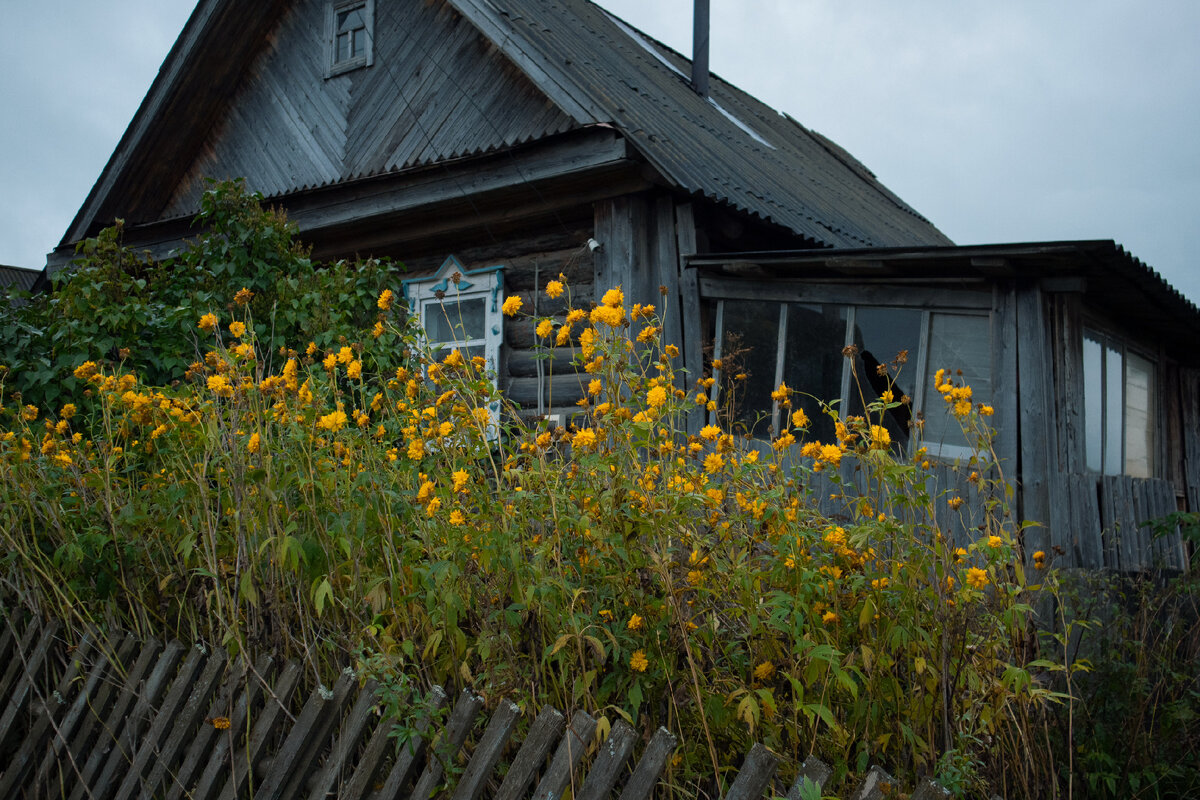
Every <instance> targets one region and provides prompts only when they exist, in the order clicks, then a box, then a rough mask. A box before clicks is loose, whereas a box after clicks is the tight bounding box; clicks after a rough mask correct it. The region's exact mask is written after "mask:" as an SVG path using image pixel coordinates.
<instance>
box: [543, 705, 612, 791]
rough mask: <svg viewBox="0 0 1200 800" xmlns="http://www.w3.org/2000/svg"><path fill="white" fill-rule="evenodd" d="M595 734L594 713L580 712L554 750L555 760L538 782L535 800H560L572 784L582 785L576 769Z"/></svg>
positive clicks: (576, 713) (573, 717)
mask: <svg viewBox="0 0 1200 800" xmlns="http://www.w3.org/2000/svg"><path fill="white" fill-rule="evenodd" d="M595 734H596V720H595V719H594V718H593V717H592V715H591V714H588V713H587V712H586V711H576V712H575V714H574V716H572V717H571V723H570V724H569V725H567V730H566V732H565V733H564V734H563V737H562V741H560V742H559V743H558V749H557V750H555V751H554V760H553V761H551V762H550V767H549V768H548V769H547V770H546V773H545V774H544V775H542V779H541V780H540V781H538V786H537V790H536V791H535V792H534V793H533V800H560V798H561V797H562V796H563V794H564V793H565V792H566V790H567V788H568V787H572V788H574V787H575V786H578V785H579V784H580V782H581V781H580V780H579V777H580V776H578V775H577V774H576V770H577V769H578V766H579V760H580V759H581V758H583V754H584V753H585V752H587V749H588V746H589V745H590V744H591V743H592V737H593V736H595Z"/></svg>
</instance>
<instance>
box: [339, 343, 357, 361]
mask: <svg viewBox="0 0 1200 800" xmlns="http://www.w3.org/2000/svg"><path fill="white" fill-rule="evenodd" d="M353 360H354V351H353V350H351V349H350V348H349V347H345V346H343V347H342V349H341V350H338V354H337V362H338V363H339V364H349V363H350V362H351V361H353Z"/></svg>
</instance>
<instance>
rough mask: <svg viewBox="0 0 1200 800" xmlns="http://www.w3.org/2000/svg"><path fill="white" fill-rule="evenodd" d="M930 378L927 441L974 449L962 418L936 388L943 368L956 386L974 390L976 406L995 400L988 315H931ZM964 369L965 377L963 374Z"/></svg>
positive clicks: (928, 379) (927, 385)
mask: <svg viewBox="0 0 1200 800" xmlns="http://www.w3.org/2000/svg"><path fill="white" fill-rule="evenodd" d="M926 368H927V371H928V373H929V374H928V375H927V376H926V378H925V381H926V385H925V397H926V398H928V399H927V400H926V401H925V408H924V409H923V410H924V412H925V441H926V442H929V443H930V444H938V445H941V444H949V445H955V446H958V447H971V446H974V444H975V443H974V442H968V441H967V437H966V434H964V433H963V430H962V426H961V425H960V424H959V422H958V419H957V418H956V417H954V416H952V415H951V414H950V410H949V409H948V408H947V407H946V403H945V402H943V400H942V397H941V395H940V394H938V393H937V392H936V391H935V390H934V389H933V378H934V376H935V375H936V373H937V371H938V370H939V369H944V370H946V371H947V372H949V373H950V374H951V375H952V376H953V378H954V380H955V382H956V383H958V382H962V383H965V384H966V385H967V386H970V387H971V390H972V395H971V399H972V402H974V403H987V402H989V401H990V400H991V397H992V341H991V333H990V322H989V320H988V318H987V317H985V316H976V315H968V314H941V313H935V314H931V315H930V320H929V357H928V358H927V359H926ZM960 370H961V372H962V374H961V375H959V374H958V373H959V371H960Z"/></svg>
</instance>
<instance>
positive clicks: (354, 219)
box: [49, 0, 1200, 568]
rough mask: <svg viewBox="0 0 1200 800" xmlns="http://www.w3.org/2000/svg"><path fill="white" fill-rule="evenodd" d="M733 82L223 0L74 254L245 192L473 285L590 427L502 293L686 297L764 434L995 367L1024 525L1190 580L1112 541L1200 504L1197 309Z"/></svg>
mask: <svg viewBox="0 0 1200 800" xmlns="http://www.w3.org/2000/svg"><path fill="white" fill-rule="evenodd" d="M704 64H705V59H703V58H700V57H698V58H697V64H696V65H693V64H692V62H691V61H689V60H688V59H686V58H684V57H682V56H681V55H679V54H678V53H676V52H674V51H672V50H670V49H669V48H667V47H665V46H664V45H662V44H661V43H659V42H657V41H655V40H653V39H651V38H649V37H647V36H646V35H644V34H642V33H640V32H639V31H636V30H634V29H633V28H631V27H630V26H629V25H627V24H626V23H624V22H623V21H621V20H620V19H618V18H616V17H614V16H612V15H610V14H609V13H607V12H606V11H604V10H603V9H602V8H601V7H599V6H597V5H595V4H594V3H592V2H589V1H588V0H263V2H260V3H254V4H250V3H245V2H237V1H236V0H200V2H199V5H198V6H197V8H196V10H195V11H194V13H193V14H192V17H191V18H190V19H189V21H188V23H187V26H186V27H185V29H184V31H183V33H182V34H181V36H180V38H179V40H178V41H177V43H176V44H175V46H174V48H173V49H172V50H171V52H170V54H169V55H168V57H167V59H166V62H165V63H164V65H163V67H162V69H161V70H160V72H159V75H158V77H157V79H156V81H155V82H154V84H153V86H152V87H151V88H150V91H149V93H148V94H147V96H146V98H145V100H144V101H143V103H142V105H141V107H140V108H139V110H138V112H137V114H136V116H135V117H134V119H133V121H132V122H131V124H130V126H129V128H128V130H127V131H126V133H125V135H124V136H123V138H122V139H121V141H120V143H119V144H118V146H117V149H116V151H115V152H114V154H113V156H112V158H111V160H110V161H109V163H108V165H107V166H106V167H105V169H104V171H103V173H102V174H101V175H100V177H99V179H98V181H97V182H96V184H95V186H94V188H93V189H92V191H91V193H90V194H89V196H88V197H87V199H86V201H85V202H84V204H83V206H82V208H81V209H80V211H79V213H78V215H77V216H76V218H75V220H74V221H73V222H72V224H71V227H70V229H69V230H68V231H67V233H66V235H65V236H64V238H63V241H62V243H61V245H60V246H59V247H58V248H57V249H56V250H55V251H54V252H53V253H52V254H51V256H50V260H49V267H50V269H56V268H59V267H61V266H63V265H65V264H66V263H68V262H69V260H70V257H71V254H72V253H73V248H74V244H75V243H76V242H78V241H79V240H81V239H83V238H85V237H88V236H92V235H95V234H96V233H97V232H98V231H99V230H100V229H101V228H102V227H103V226H105V225H107V224H111V222H112V221H113V219H114V218H118V217H119V218H122V219H124V220H125V221H126V242H127V243H128V244H130V245H133V246H136V247H139V248H148V249H150V250H151V251H153V252H155V253H158V254H161V255H166V254H167V253H169V252H170V251H171V250H172V249H174V248H175V247H177V246H178V245H179V242H180V241H181V240H182V239H183V238H185V237H186V236H188V235H189V234H191V233H193V232H194V231H193V230H192V229H191V227H190V225H191V220H192V218H193V216H194V214H195V212H196V210H197V208H198V201H199V198H200V196H201V193H202V192H203V190H204V187H205V184H204V179H205V178H207V177H213V178H226V177H243V178H245V179H246V181H247V184H248V186H249V187H250V188H251V189H254V190H256V191H259V192H261V193H263V194H264V195H265V196H266V197H267V198H268V200H269V201H270V202H271V203H274V204H278V205H281V206H283V207H285V208H286V209H287V211H288V213H289V216H290V217H291V219H292V220H294V221H295V222H296V223H297V224H298V225H299V227H300V230H301V234H302V236H303V237H304V238H305V239H306V240H307V241H308V242H310V243H311V244H312V245H313V247H314V255H315V256H316V257H318V258H326V259H331V258H342V257H351V256H354V255H356V254H360V255H364V256H365V255H374V256H391V257H395V258H397V259H399V260H402V261H404V262H405V263H406V264H407V265H408V267H409V268H410V280H409V281H406V285H407V288H408V289H410V290H411V292H412V296H413V297H417V298H428V297H429V296H430V294H429V292H428V291H425V290H427V289H429V288H430V287H432V286H434V285H436V284H437V282H438V281H440V280H444V278H445V269H446V268H451V269H453V270H454V271H459V270H460V268H461V271H462V272H463V273H472V274H473V275H474V282H475V289H474V291H477V292H478V297H475V296H473V297H472V298H465V299H466V300H470V301H471V302H475V300H478V299H479V298H486V302H485V301H484V300H480V302H479V305H480V308H481V311H480V313H481V314H482V315H483V316H481V317H480V319H481V322H480V325H479V327H478V330H477V331H475V332H473V333H470V334H469V335H468V333H467V332H460V334H457V335H460V336H461V337H465V338H464V339H463V341H464V342H466V341H467V340H469V341H470V342H471V343H472V346H477V347H479V348H481V352H488V353H489V354H494V356H492V357H493V358H494V360H495V363H496V366H497V369H498V374H499V379H500V381H501V382H502V385H503V386H504V388H505V389H506V390H507V392H508V394H509V397H510V398H511V399H513V400H514V401H516V402H517V403H519V404H520V405H521V406H523V407H524V408H527V409H530V410H532V411H535V412H538V413H556V412H560V413H565V412H567V411H569V410H570V409H573V408H574V401H575V400H576V399H578V398H579V397H580V396H581V392H582V387H581V385H580V381H579V380H578V378H576V377H575V376H574V375H573V374H572V373H571V371H570V370H568V369H564V368H563V367H562V365H560V366H559V368H558V369H557V370H555V371H554V374H552V375H548V374H547V370H546V362H545V361H543V360H539V359H536V358H534V357H533V355H534V349H533V348H534V334H533V328H532V325H531V324H528V323H521V322H518V323H512V322H507V323H506V322H504V321H503V320H498V319H497V318H496V317H495V311H496V303H497V302H499V300H500V299H501V296H502V295H511V294H517V295H520V296H521V297H522V298H523V299H524V301H525V307H526V308H528V309H534V310H535V311H536V313H539V314H553V313H556V312H558V311H561V307H558V306H555V305H553V304H552V303H551V302H550V301H548V300H547V299H546V297H545V296H544V294H542V293H541V292H540V291H539V290H540V289H541V288H542V287H544V285H545V283H546V282H547V281H549V280H552V279H554V278H556V277H557V276H558V275H559V274H560V273H563V274H565V275H566V276H567V278H568V281H569V282H570V284H571V286H572V287H573V295H574V299H575V300H576V302H580V301H583V302H587V301H588V300H589V299H590V298H591V297H593V296H594V291H595V290H600V291H603V290H604V289H605V288H608V287H611V286H616V285H621V286H622V287H623V288H624V290H625V295H626V298H627V301H628V302H629V303H634V302H643V303H645V302H651V303H655V304H658V305H659V307H660V308H661V309H662V310H663V312H664V319H665V330H664V333H665V336H666V338H667V340H668V341H669V342H671V343H675V344H677V345H678V346H679V347H680V349H681V351H682V352H683V353H684V357H685V361H686V364H687V366H688V369H689V370H690V371H691V372H692V374H694V375H699V374H701V373H702V371H703V370H704V369H705V367H706V364H707V359H709V358H711V355H712V353H713V352H714V350H715V351H716V352H718V353H719V352H720V351H721V348H722V347H729V346H730V345H731V343H733V342H734V341H735V340H738V339H737V337H741V339H740V340H739V341H741V342H742V343H743V345H752V346H749V347H747V348H745V349H746V351H747V353H748V354H749V356H748V357H749V358H750V359H752V361H753V364H752V368H750V369H748V370H747V373H748V374H749V375H751V378H750V384H751V385H750V387H749V392H748V395H747V397H746V398H744V404H745V409H746V415H747V417H746V418H747V419H750V415H752V414H755V413H756V412H762V414H763V415H765V417H764V418H769V417H770V416H771V414H773V413H777V410H775V409H772V408H771V407H770V406H771V403H770V398H769V390H768V392H767V394H766V396H765V398H764V396H763V394H762V388H763V387H764V386H767V384H768V383H770V382H771V381H778V380H780V379H786V380H787V381H788V383H789V384H792V385H796V386H806V387H807V386H808V385H809V383H808V381H807V380H806V379H811V380H812V385H811V388H810V390H811V391H814V392H823V391H825V390H827V389H828V390H829V391H831V392H833V394H831V395H830V396H836V397H842V398H847V402H849V389H848V387H849V385H850V383H851V382H852V375H851V374H850V373H851V370H850V368H848V367H846V366H845V364H844V360H843V359H842V356H841V349H842V347H843V346H844V345H845V344H848V343H853V342H855V341H858V340H862V341H861V342H860V344H864V345H865V344H867V343H869V344H870V346H869V347H866V346H864V348H863V349H864V351H869V352H870V353H871V354H872V357H875V356H876V355H878V356H879V357H880V358H881V359H882V360H886V358H890V357H891V355H890V354H893V353H895V352H896V351H897V350H899V349H907V350H908V351H909V353H910V358H911V359H912V361H913V363H912V365H911V368H910V369H908V370H907V372H906V373H905V376H906V377H905V380H909V379H910V378H909V377H908V376H912V378H911V380H912V381H913V384H912V388H911V393H912V394H911V396H912V398H913V400H914V406H913V411H914V412H915V413H916V414H918V415H919V414H922V413H923V412H924V411H925V405H927V403H926V399H925V396H926V394H929V391H928V389H927V388H925V387H926V386H927V384H928V375H927V374H925V373H926V372H927V371H928V370H929V369H930V368H931V367H932V366H933V365H934V364H944V365H945V366H952V367H953V366H963V367H964V368H967V369H968V370H973V372H971V374H970V377H971V379H972V380H973V381H974V382H975V385H976V390H977V391H978V392H979V393H980V396H986V397H988V398H991V399H992V402H993V403H994V406H995V408H996V420H997V422H996V427H997V428H998V429H999V430H1000V432H1001V441H1000V446H999V452H998V455H999V456H1000V457H1001V458H1002V459H1003V460H1004V463H1007V464H1008V465H1009V466H1010V469H1009V475H1010V477H1013V478H1016V479H1017V480H1018V481H1019V482H1020V484H1021V490H1020V492H1019V500H1020V503H1019V505H1020V508H1019V513H1021V514H1022V515H1023V516H1024V517H1026V518H1033V519H1038V520H1045V521H1047V522H1049V523H1052V527H1051V528H1050V529H1049V530H1050V531H1051V532H1052V533H1051V535H1052V536H1054V537H1056V538H1053V539H1047V540H1046V541H1047V543H1050V542H1054V543H1058V544H1060V545H1061V546H1062V547H1063V548H1064V550H1065V552H1066V555H1065V556H1064V558H1066V559H1068V560H1069V561H1070V562H1071V563H1079V564H1088V565H1097V566H1098V565H1109V566H1117V567H1123V568H1138V567H1141V566H1144V565H1146V564H1147V563H1149V561H1150V559H1151V557H1152V553H1153V552H1158V553H1159V555H1160V556H1162V557H1163V558H1169V559H1170V560H1172V563H1175V564H1176V565H1177V566H1178V565H1181V561H1180V559H1182V553H1181V552H1180V550H1179V547H1178V544H1177V542H1176V543H1175V544H1174V545H1173V546H1172V547H1166V546H1160V544H1161V543H1160V544H1157V545H1154V547H1157V551H1155V550H1154V548H1152V547H1151V546H1150V544H1149V543H1148V542H1141V541H1140V540H1138V542H1137V544H1136V545H1135V544H1134V539H1135V537H1133V536H1132V535H1125V534H1124V533H1122V534H1121V536H1120V537H1118V536H1117V535H1115V534H1116V533H1117V530H1118V527H1120V528H1121V529H1122V530H1124V529H1125V528H1128V527H1129V525H1130V524H1131V522H1130V521H1131V520H1132V521H1133V522H1140V521H1141V520H1143V519H1146V518H1149V517H1150V516H1158V515H1159V514H1158V512H1160V511H1164V510H1166V509H1168V508H1169V509H1172V510H1173V509H1175V508H1176V507H1184V508H1192V509H1195V508H1197V507H1198V504H1200V495H1198V494H1197V492H1198V491H1200V439H1198V432H1200V419H1198V415H1197V402H1198V398H1200V394H1198V392H1200V382H1198V381H1200V378H1198V375H1200V373H1197V371H1196V369H1195V367H1196V366H1197V358H1196V356H1195V355H1194V354H1193V353H1191V352H1189V349H1190V348H1189V346H1190V344H1191V343H1194V342H1196V341H1197V333H1200V312H1198V311H1197V309H1196V307H1195V306H1194V305H1191V304H1190V303H1188V302H1187V301H1185V300H1184V299H1183V298H1182V297H1181V296H1179V295H1178V294H1177V293H1175V292H1173V290H1171V289H1170V287H1168V286H1167V285H1166V284H1165V283H1164V282H1163V281H1162V280H1161V279H1160V278H1159V277H1158V276H1157V274H1155V273H1154V272H1153V271H1151V270H1149V269H1147V268H1146V267H1144V266H1143V265H1141V264H1140V262H1137V261H1136V260H1135V259H1133V258H1132V257H1130V256H1128V255H1126V254H1125V253H1124V252H1123V251H1121V250H1120V249H1119V248H1117V247H1116V246H1115V245H1113V244H1112V243H1111V242H1107V243H1106V242H1099V243H1096V242H1087V243H1061V244H1043V245H1001V246H994V247H955V246H954V245H953V243H952V242H951V241H950V240H949V239H948V238H947V237H946V236H944V235H943V234H942V233H941V232H940V231H938V229H937V228H936V227H934V225H932V224H931V223H930V222H929V221H928V220H926V219H925V218H923V217H922V216H921V215H920V214H918V213H917V212H916V211H915V210H913V209H912V208H911V207H909V206H908V205H907V204H905V203H904V202H903V201H902V200H901V199H900V198H898V197H897V196H896V195H895V194H893V193H892V192H890V191H889V190H888V189H887V188H886V187H884V186H883V185H881V184H880V183H879V182H878V181H877V180H876V179H875V176H874V175H873V174H872V173H871V172H869V171H868V170H867V169H866V168H865V167H864V166H863V165H862V164H860V163H859V162H858V161H856V160H855V159H854V158H853V157H852V156H851V155H849V154H848V153H846V152H845V151H844V150H842V149H841V148H840V147H838V146H837V145H836V144H834V143H833V142H831V141H829V140H828V139H826V138H824V137H822V136H821V135H820V134H818V133H816V132H815V131H813V130H811V129H809V128H806V127H804V126H803V125H801V124H800V123H798V122H797V121H795V120H794V119H792V118H791V117H788V116H787V115H786V114H781V113H779V112H776V111H774V110H772V109H770V108H768V107H767V106H765V105H763V104H762V103H760V102H759V101H757V100H755V99H754V98H753V97H751V96H749V95H748V94H746V93H745V92H742V91H740V90H738V89H737V88H736V87H733V86H730V85H729V84H727V83H725V82H723V81H721V80H720V79H719V78H717V77H716V76H711V79H710V76H708V74H707V71H706V68H705V67H704ZM694 66H695V67H696V69H695V70H694V69H693V67H694ZM451 258H453V259H454V260H453V261H449V259H451ZM447 265H449V266H447ZM423 281H424V282H423ZM660 287H663V291H664V292H665V294H664V295H662V296H660ZM488 315H491V316H488ZM447 336H453V335H452V334H451V333H447ZM864 337H865V338H864ZM880 337H882V338H880ZM451 340H453V339H451ZM876 340H878V343H877V344H876ZM817 351H820V353H821V355H820V357H818V358H816V359H815V360H813V359H812V358H809V355H808V354H810V353H814V352H817ZM864 358H865V355H864ZM1097 370H1098V371H1097ZM1118 373H1119V375H1120V377H1119V378H1118V377H1116V376H1117V375H1118ZM1097 387H1100V389H1099V390H1097ZM1097 391H1099V394H1097ZM1135 398H1140V402H1141V406H1140V407H1135V406H1137V402H1135ZM1139 414H1140V415H1141V416H1138V415H1139ZM754 418H755V419H756V420H757V419H759V417H757V416H755V417H754ZM703 421H704V420H703V419H702V418H701V417H700V416H699V415H698V416H696V417H695V418H694V419H693V420H691V424H692V425H694V426H697V427H698V426H699V425H701V424H703ZM902 422H903V421H897V425H898V426H899V427H897V434H896V435H897V438H898V439H902V438H904V436H905V435H906V434H905V433H904V431H903V430H902V428H903V424H902ZM927 424H930V423H927ZM751 427H754V426H751ZM768 429H769V421H768V422H767V423H765V424H762V425H759V426H757V427H754V431H752V433H753V432H758V433H764V434H765V433H766V432H767V431H768ZM926 433H927V438H928V434H929V433H930V431H929V429H927V431H926ZM1143 434H1144V437H1142V435H1143ZM948 435H949V434H948V433H947V436H948ZM939 436H941V433H939ZM1139 437H1142V438H1139ZM950 438H952V437H950ZM950 438H946V437H943V438H942V439H939V442H938V448H939V449H938V453H937V455H939V456H941V457H942V458H944V459H947V460H948V459H950V458H951V457H952V456H953V455H955V454H956V452H958V451H956V450H955V447H956V446H957V445H956V443H955V442H954V441H951V440H950ZM1096 448H1099V449H1096ZM1189 470H1190V471H1189ZM1064 498H1070V499H1069V502H1068V501H1066V500H1064ZM1122 514H1123V515H1124V516H1121V515H1122ZM1105 526H1107V530H1108V531H1109V533H1108V534H1107V538H1104V537H1102V535H1101V530H1104V529H1106V528H1105ZM1085 529H1086V531H1088V533H1086V534H1078V533H1077V534H1074V535H1077V536H1078V537H1082V538H1083V539H1086V540H1087V541H1079V542H1070V541H1067V539H1066V534H1065V533H1062V531H1066V530H1073V531H1076V532H1079V531H1084V530H1085ZM1093 533H1094V535H1093ZM1139 535H1140V534H1139ZM1121 547H1124V548H1125V550H1122V549H1121ZM1126 550H1127V551H1128V552H1125V551H1126Z"/></svg>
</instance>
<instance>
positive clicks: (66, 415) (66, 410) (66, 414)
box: [58, 403, 77, 419]
mask: <svg viewBox="0 0 1200 800" xmlns="http://www.w3.org/2000/svg"><path fill="white" fill-rule="evenodd" d="M76 410H77V409H76V408H75V404H74V403H67V404H66V405H65V406H63V407H62V410H61V411H59V412H58V416H59V417H61V418H62V419H70V418H71V417H73V416H75V411H76Z"/></svg>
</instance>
